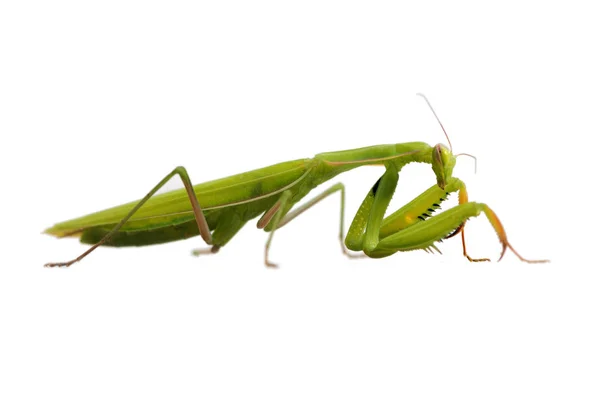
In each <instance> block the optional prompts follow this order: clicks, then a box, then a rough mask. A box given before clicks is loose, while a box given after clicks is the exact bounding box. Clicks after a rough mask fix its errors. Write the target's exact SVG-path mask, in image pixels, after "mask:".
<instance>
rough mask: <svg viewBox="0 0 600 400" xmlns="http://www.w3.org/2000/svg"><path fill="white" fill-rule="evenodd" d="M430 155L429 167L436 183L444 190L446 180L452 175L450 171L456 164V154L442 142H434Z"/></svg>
mask: <svg viewBox="0 0 600 400" xmlns="http://www.w3.org/2000/svg"><path fill="white" fill-rule="evenodd" d="M432 153H433V154H432V155H431V168H433V172H434V173H435V176H436V178H437V184H438V186H439V187H440V188H441V189H442V190H445V188H446V182H447V181H448V179H450V178H451V177H452V171H453V170H454V165H455V164H456V156H454V154H452V151H451V150H450V149H448V148H447V147H446V146H444V145H443V144H436V145H435V146H434V147H433V151H432Z"/></svg>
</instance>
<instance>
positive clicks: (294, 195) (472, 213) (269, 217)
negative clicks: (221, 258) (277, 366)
mask: <svg viewBox="0 0 600 400" xmlns="http://www.w3.org/2000/svg"><path fill="white" fill-rule="evenodd" d="M419 95H420V96H422V97H423V98H424V99H425V101H426V102H427V105H428V106H429V108H430V109H431V111H432V112H433V114H434V116H435V118H436V119H437V121H438V123H439V124H440V126H441V128H442V130H443V132H444V134H445V135H446V139H447V140H448V145H449V146H450V147H449V148H448V147H446V146H444V145H443V144H436V145H435V146H430V145H428V144H426V143H423V142H411V143H397V144H388V145H377V146H370V147H363V148H358V149H352V150H344V151H335V152H327V153H320V154H317V155H316V156H314V157H313V158H305V159H298V160H293V161H287V162H282V163H279V164H275V165H271V166H269V167H265V168H261V169H256V170H253V171H249V172H244V173H241V174H238V175H233V176H230V177H227V178H222V179H217V180H214V181H210V182H206V183H201V184H198V185H195V186H194V185H192V182H191V180H190V177H189V176H188V173H187V171H186V169H185V168H184V167H177V168H175V169H174V170H173V171H171V172H170V173H169V174H168V175H167V176H165V177H164V178H163V179H162V180H161V181H160V182H159V183H158V184H157V185H156V186H155V187H154V188H152V190H150V192H149V193H148V194H147V195H146V196H145V197H144V198H142V199H141V200H139V201H135V202H132V203H127V204H123V205H121V206H117V207H113V208H109V209H106V210H103V211H99V212H96V213H93V214H89V215H86V216H83V217H80V218H76V219H72V220H68V221H65V222H60V223H58V224H56V225H54V226H52V227H51V228H48V229H46V230H45V231H44V233H47V234H50V235H53V236H56V237H59V238H62V237H79V239H80V241H81V242H82V243H85V244H90V245H92V246H91V247H90V248H89V249H88V250H86V251H85V252H83V253H82V254H81V255H80V256H78V257H77V258H75V259H73V260H70V261H66V262H58V263H48V264H46V266H47V267H60V266H64V267H68V266H70V265H72V264H74V263H76V262H78V261H81V260H82V259H83V258H84V257H86V256H87V255H88V254H90V253H91V252H92V251H94V250H95V249H96V248H98V247H99V246H146V245H152V244H158V243H166V242H171V241H175V240H181V239H186V238H189V237H192V236H196V235H198V234H199V235H200V236H201V237H202V239H203V240H204V242H206V244H208V245H210V247H208V248H204V249H198V250H193V252H192V254H194V255H200V254H206V253H216V252H218V251H219V249H220V248H221V247H223V246H225V245H226V244H227V243H228V242H229V241H230V240H231V239H232V238H233V237H234V236H235V234H236V233H238V231H239V230H240V229H241V228H242V227H243V226H244V225H245V224H246V223H247V222H248V221H250V220H252V219H255V218H257V217H259V216H260V218H259V219H258V222H257V224H256V226H257V228H258V229H263V230H265V231H266V232H269V237H268V239H267V243H266V245H265V251H264V262H265V264H266V265H267V266H269V267H274V266H276V264H274V263H273V262H271V261H270V260H269V248H270V247H271V242H272V241H273V236H274V233H275V232H276V231H277V230H278V229H280V228H282V227H283V226H284V225H286V224H288V223H289V222H291V221H292V220H293V219H295V218H296V217H298V216H299V215H300V214H302V213H303V212H304V211H306V210H308V209H309V208H311V207H312V206H314V205H315V204H317V203H319V202H320V201H321V200H323V199H324V198H326V197H328V196H330V195H332V194H334V193H338V192H339V193H340V196H341V207H340V224H339V239H340V244H341V247H342V251H343V253H344V254H346V255H347V256H349V257H357V256H363V255H366V256H368V257H371V258H381V257H387V256H390V255H392V254H394V253H396V252H399V251H410V250H425V251H427V252H433V251H434V250H435V251H437V252H440V251H439V249H438V248H437V247H436V243H437V242H439V241H441V240H443V239H448V238H451V237H453V236H456V235H458V234H459V233H460V234H461V237H462V246H463V254H464V256H465V257H466V258H467V259H468V260H469V261H489V259H487V258H481V259H477V258H472V257H470V256H469V255H468V253H467V249H466V243H465V230H464V227H465V223H466V221H467V220H468V219H469V218H471V217H476V216H478V215H479V214H480V213H481V212H483V213H484V214H485V216H486V217H487V219H488V220H489V222H490V224H491V225H492V227H493V228H494V230H495V231H496V234H497V235H498V239H499V240H500V243H501V245H502V252H501V254H500V258H499V260H498V261H500V260H501V259H502V257H503V256H504V254H505V252H506V249H507V248H509V249H510V250H511V251H512V252H513V253H514V254H515V255H516V256H517V257H518V258H519V259H520V260H521V261H525V262H529V263H540V262H547V261H548V260H528V259H525V258H523V257H522V256H521V255H520V254H519V253H517V251H516V250H515V249H514V248H513V246H512V245H511V244H510V243H509V242H508V238H507V236H506V232H505V230H504V228H503V226H502V223H501V222H500V220H499V219H498V217H497V216H496V214H495V213H494V211H492V209H491V208H490V207H488V206H487V205H486V204H483V203H476V202H470V201H469V200H468V195H467V189H466V186H465V184H464V183H463V182H462V181H461V180H460V179H458V178H456V177H453V176H452V171H453V169H454V165H455V164H456V157H457V156H459V155H467V156H471V155H469V154H457V155H454V154H453V153H452V144H451V143H450V139H449V137H448V134H447V133H446V130H445V129H444V127H443V125H442V123H441V121H440V119H439V118H438V116H437V115H436V113H435V111H434V109H433V107H432V106H431V104H430V103H429V101H428V100H427V98H426V97H425V96H424V95H422V94H419ZM471 157H473V156H471ZM412 162H418V163H427V164H430V165H431V167H432V169H433V172H434V174H435V176H436V179H437V183H436V184H435V185H433V186H431V187H430V188H429V189H427V190H425V191H424V192H423V193H422V194H420V195H419V196H417V197H415V198H414V199H413V200H412V201H410V202H408V203H407V204H406V205H405V206H403V207H401V208H400V209H398V210H397V211H395V212H394V213H392V214H390V215H388V216H387V217H386V216H385V213H386V210H387V208H388V205H389V203H390V201H391V199H392V196H393V194H394V192H395V190H396V186H397V183H398V173H399V172H400V170H401V169H402V168H403V167H404V166H405V165H407V164H409V163H412ZM365 165H379V166H383V167H385V172H384V173H383V175H381V177H380V178H379V179H378V180H377V182H375V184H374V185H373V187H372V188H371V189H370V190H369V192H368V193H367V195H366V197H365V199H364V201H363V202H362V204H361V205H360V207H359V209H358V211H357V212H356V215H355V216H354V219H353V221H352V223H351V225H350V228H349V229H348V233H347V235H346V237H345V239H344V207H345V188H344V185H343V184H341V183H337V184H335V185H333V186H331V187H329V188H328V189H326V190H325V191H324V192H322V193H321V194H319V195H317V196H316V197H314V198H312V199H311V200H308V201H307V202H306V203H304V204H302V205H300V206H298V207H297V208H295V209H292V208H293V206H294V205H295V204H297V203H298V202H299V201H300V200H301V199H303V198H304V197H305V196H306V195H307V194H308V193H309V192H310V191H311V190H313V189H314V188H316V187H317V186H319V185H321V184H322V183H324V182H326V181H329V180H330V179H332V178H334V177H335V176H337V175H339V174H341V173H342V172H346V171H349V170H351V169H354V168H357V167H361V166H365ZM175 175H178V176H179V177H180V178H181V180H182V181H183V185H184V188H183V189H179V190H173V191H170V192H166V193H162V194H156V192H157V191H158V190H159V189H160V188H161V187H162V186H163V185H164V184H165V183H167V181H169V180H170V179H171V178H172V177H174V176H175ZM453 192H458V203H459V204H458V205H457V206H455V207H453V208H451V209H449V210H446V211H443V212H440V213H438V214H435V215H434V213H435V212H436V211H437V210H438V209H440V204H441V203H442V202H443V201H444V200H445V199H446V198H447V197H448V195H449V194H450V193H453ZM155 194H156V195H155ZM349 250H351V251H357V252H362V253H359V254H356V253H352V252H350V251H349ZM440 253H441V252H440Z"/></svg>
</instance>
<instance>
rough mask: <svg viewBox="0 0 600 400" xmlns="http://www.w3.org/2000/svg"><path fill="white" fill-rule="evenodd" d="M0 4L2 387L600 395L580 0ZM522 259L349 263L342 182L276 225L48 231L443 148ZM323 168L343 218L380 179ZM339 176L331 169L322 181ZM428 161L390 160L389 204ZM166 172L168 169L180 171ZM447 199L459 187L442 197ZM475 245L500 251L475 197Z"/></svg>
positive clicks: (594, 97)
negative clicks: (73, 236) (152, 198)
mask: <svg viewBox="0 0 600 400" xmlns="http://www.w3.org/2000/svg"><path fill="white" fill-rule="evenodd" d="M556 3H557V2H555V3H552V2H535V1H529V2H527V1H518V2H510V1H505V2H502V3H497V4H496V5H495V6H493V7H492V6H489V5H483V3H482V2H433V1H430V2H414V1H413V2H356V1H353V2H335V1H323V0H320V1H304V2H297V3H296V4H291V3H290V2H282V1H272V2H266V1H252V2H232V1H219V2H187V3H186V2H164V3H160V2H134V1H122V0H121V1H103V2H96V4H95V5H92V4H90V3H89V2H84V3H82V2H77V1H72V2H68V1H54V2H32V1H21V2H16V1H15V2H11V1H7V2H3V3H2V6H0V134H1V135H2V136H1V142H0V143H1V145H0V152H1V156H0V162H1V163H2V169H1V170H2V182H3V183H2V194H1V196H0V202H1V203H2V232H1V233H0V234H1V235H2V238H1V243H2V244H3V246H2V263H1V267H0V324H1V326H0V338H1V340H0V381H1V382H0V397H2V398H5V399H21V398H45V399H54V398H56V399H58V398H60V399H81V398H85V399H94V398H142V396H143V397H146V398H148V397H149V398H173V399H188V398H189V399H191V398H196V399H197V398H206V399H226V398H237V399H239V398H254V397H256V398H259V397H260V398H263V399H300V398H303V399H305V398H311V399H313V398H316V399H321V398H323V399H330V398H342V397H343V398H362V399H366V398H374V399H387V398H407V399H428V398H431V399H433V398H435V399H440V398H461V399H482V398H483V399H505V398H511V399H532V398H557V399H567V398H577V399H593V398H594V399H597V398H599V397H600V387H599V385H600V384H599V383H598V377H599V376H600V361H599V360H600V345H599V340H598V338H599V337H600V329H599V327H598V314H599V307H598V305H599V304H600V295H599V294H598V293H599V283H600V280H599V277H600V274H599V272H598V261H597V258H598V256H597V253H596V252H595V246H597V245H596V244H595V239H596V238H595V235H596V234H597V221H598V218H597V214H596V212H595V211H594V209H595V208H596V203H597V201H598V195H597V190H598V178H597V173H596V172H597V161H596V160H597V157H598V156H597V154H598V146H597V145H596V142H597V138H598V134H599V123H598V110H599V109H600V101H599V89H600V85H599V82H600V80H599V77H598V75H599V71H600V62H599V61H598V40H597V39H598V37H600V29H599V28H598V21H597V11H595V10H594V9H593V7H591V6H588V5H587V4H591V3H592V2H569V3H568V5H566V4H567V3H566V2H564V4H565V5H564V6H560V5H556ZM416 92H424V93H426V94H427V95H428V96H429V98H430V100H431V102H432V104H433V105H434V107H435V108H436V111H437V112H438V114H439V116H440V118H441V119H442V121H443V123H444V124H445V127H446V129H447V131H448V133H449V134H450V137H451V140H452V144H453V147H454V151H455V152H456V153H458V152H468V153H472V154H474V155H476V156H477V157H478V160H479V165H478V171H477V174H474V173H473V163H472V160H470V159H469V158H466V157H465V158H459V161H458V165H457V167H456V169H455V175H456V176H459V177H461V178H462V179H463V180H464V181H465V182H466V183H467V185H468V188H469V194H470V198H471V199H473V200H477V201H481V202H486V203H488V204H489V205H490V206H491V207H492V208H493V209H494V210H495V211H496V212H497V214H498V215H499V217H500V219H501V220H502V221H503V223H504V225H505V227H506V230H507V233H508V235H509V239H510V240H511V242H512V243H513V244H514V246H515V247H516V248H517V249H518V250H519V251H520V252H521V253H522V254H523V255H524V256H525V257H531V258H550V259H551V260H552V263H550V264H545V265H528V264H524V263H521V262H519V261H518V260H517V259H516V257H515V256H514V255H512V254H509V253H507V255H506V257H505V259H504V260H502V262H500V263H496V262H495V261H494V262H492V263H485V264H470V263H468V262H467V261H466V260H465V259H464V258H463V257H462V253H461V252H462V250H461V245H460V239H458V238H457V239H453V240H449V241H447V242H445V243H444V244H442V245H441V246H440V249H441V250H442V251H443V253H444V255H443V256H439V255H437V256H433V255H429V254H426V253H425V252H422V251H419V252H412V253H401V254H396V255H394V256H392V257H389V258H387V259H383V260H370V259H363V260H348V259H346V258H345V257H343V256H342V255H341V254H340V250H339V245H338V242H337V226H338V220H337V215H338V204H339V199H338V198H337V197H335V198H331V199H328V200H327V201H324V202H323V203H322V204H320V205H319V206H318V207H316V208H314V209H312V210H310V212H308V213H306V214H305V215H303V217H302V218H300V219H298V220H297V221H294V223H292V224H290V225H289V226H288V227H286V228H285V229H284V230H282V231H280V232H279V233H278V234H277V235H276V237H275V240H274V242H273V248H272V253H271V254H272V259H273V260H274V261H277V262H279V263H280V268H279V269H277V270H270V269H267V268H265V267H264V266H263V263H262V254H263V245H264V242H265V240H266V234H265V233H264V232H262V231H258V230H256V229H255V228H254V223H250V224H248V226H247V227H246V228H245V229H244V230H243V231H242V232H241V233H240V234H239V235H238V236H236V237H235V238H234V239H233V241H232V242H231V243H230V244H229V245H228V246H226V247H225V248H224V249H223V250H222V251H221V253H219V254H218V255H216V256H212V257H204V258H200V259H196V258H192V257H191V256H189V252H190V250H191V249H192V248H195V247H199V246H201V245H202V244H203V243H202V242H201V240H200V239H198V238H194V239H190V240H187V241H182V242H178V243H172V244H167V245H161V246H154V247H149V248H130V249H100V250H98V251H96V252H94V253H93V254H92V255H90V256H89V257H88V258H87V259H85V261H84V262H81V263H80V264H77V265H75V266H73V267H71V268H69V269H47V268H42V265H43V264H44V263H45V262H48V261H62V260H65V259H70V258H73V257H75V256H76V255H78V254H79V253H80V252H82V251H83V250H84V249H85V247H84V246H82V245H80V244H79V243H78V242H77V241H76V240H61V241H59V240H56V239H55V238H51V237H48V236H45V235H40V232H41V231H42V230H43V229H45V228H47V227H48V226H51V225H52V224H54V223H56V222H59V221H63V220H65V219H70V218H73V217H77V216H80V215H83V214H86V213H89V212H93V211H97V210H100V209H103V208H106V207H109V206H113V205H116V204H119V203H122V202H126V201H131V200H135V199H138V198H140V197H142V196H143V195H144V194H145V193H146V192H147V191H148V190H149V189H150V188H151V187H152V186H153V185H154V184H156V183H157V182H158V181H159V180H160V179H161V178H162V177H163V176H164V175H165V174H166V173H168V172H169V171H171V170H172V168H173V167H175V166H177V165H184V166H186V167H187V168H188V171H189V173H190V176H191V178H192V180H193V181H194V182H202V181H205V180H209V179H213V178H218V177H222V176H226V175H229V174H233V173H238V172H242V171H245V170H249V169H253V168H257V167H262V166H266V165H269V164H272V163H276V162H279V161H285V160H290V159H295V158H303V157H310V156H312V155H314V154H315V153H318V152H322V151H332V150H343V149H348V148H354V147H360V146H367V145H373V144H383V143H396V142H409V141H425V142H428V143H431V144H432V145H433V144H435V143H438V142H441V143H445V138H444V136H443V134H442V132H441V130H440V129H439V126H438V125H437V123H436V121H435V119H434V118H433V116H432V115H431V113H430V112H429V110H428V109H427V107H426V105H425V103H424V102H423V100H422V99H420V98H418V97H416V96H415V95H414V94H415V93H416ZM381 172H382V171H381V170H380V169H377V168H363V169H362V170H356V171H353V172H350V173H347V174H344V175H342V176H340V179H339V180H341V181H342V182H344V183H345V184H346V185H347V188H348V193H347V197H348V206H347V216H346V222H347V224H348V223H349V222H350V220H351V218H352V215H353V214H354V212H355V211H356V209H357V207H358V205H359V204H360V202H361V201H362V199H363V197H364V194H365V193H366V191H367V190H369V188H370V187H371V186H372V184H373V183H374V182H375V180H376V179H377V177H378V176H379V175H380V174H381ZM336 181H338V180H336ZM433 183H435V180H434V176H433V173H432V172H431V170H430V168H429V167H428V166H424V165H411V166H409V167H407V168H406V169H405V170H404V171H403V172H402V174H401V175H400V182H399V186H398V192H397V194H396V196H395V197H394V200H393V206H392V207H394V208H397V207H399V206H400V205H401V204H403V202H405V201H407V200H409V199H410V198H412V196H414V195H416V194H417V193H419V192H420V191H421V190H423V189H425V188H427V187H429V186H430V185H432V184H433ZM180 186H181V184H180V183H179V182H173V183H171V184H170V185H169V187H170V188H176V187H180ZM451 200H452V201H453V202H455V201H456V198H452V199H451ZM467 235H468V245H469V248H470V251H471V254H472V255H473V256H480V257H482V256H488V257H491V258H493V259H494V260H495V259H496V258H497V257H498V255H499V250H500V246H499V244H498V242H497V239H496V237H495V234H494V232H493V230H492V229H491V228H490V226H489V224H488V223H487V222H486V221H485V218H483V217H480V218H478V219H475V220H471V221H470V222H469V224H468V226H467Z"/></svg>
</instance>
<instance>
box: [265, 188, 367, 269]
mask: <svg viewBox="0 0 600 400" xmlns="http://www.w3.org/2000/svg"><path fill="white" fill-rule="evenodd" d="M336 192H340V230H339V239H340V245H341V248H342V252H343V253H344V254H345V255H346V256H348V257H350V258H358V257H364V254H352V253H350V252H349V251H348V249H347V248H346V246H345V245H344V213H345V211H344V210H345V204H346V188H345V187H344V185H343V184H342V183H336V184H335V185H333V186H331V187H330V188H328V189H327V190H325V191H324V192H322V193H320V194H319V195H317V196H315V197H313V198H312V199H310V200H308V201H307V202H306V203H304V204H302V205H300V206H298V207H296V208H295V209H293V210H291V211H289V212H288V213H287V214H285V215H282V216H281V217H280V219H279V222H276V220H275V218H276V217H277V213H278V212H279V211H280V210H284V211H285V210H286V208H287V207H286V204H283V201H282V200H285V199H284V198H283V197H284V196H283V195H282V198H280V199H279V201H277V203H275V204H274V205H273V207H271V208H270V209H269V210H268V211H267V212H265V214H264V215H263V216H262V217H261V218H260V219H259V220H258V223H257V224H256V227H257V228H259V229H263V228H265V227H267V225H269V223H270V222H271V221H273V224H272V226H273V228H272V229H271V232H270V234H269V239H268V241H267V245H266V246H265V264H266V265H268V266H274V265H275V264H272V263H270V262H269V261H268V253H269V248H270V245H271V240H272V236H273V234H274V231H275V230H277V229H279V228H281V227H283V226H284V225H286V224H288V223H289V222H291V221H292V220H294V219H295V218H296V217H298V216H299V215H300V214H302V213H303V212H305V211H306V210H308V209H309V208H311V207H313V206H314V205H316V204H317V203H319V202H321V201H322V200H323V199H325V198H327V197H329V196H331V195H332V194H334V193H336ZM286 198H288V197H287V196H286ZM288 199H289V198H288ZM284 211H282V213H283V212H284Z"/></svg>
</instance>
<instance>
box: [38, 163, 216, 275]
mask: <svg viewBox="0 0 600 400" xmlns="http://www.w3.org/2000/svg"><path fill="white" fill-rule="evenodd" d="M175 175H179V177H180V178H181V180H182V181H183V185H184V186H185V190H186V192H187V195H188V197H189V199H190V203H191V204H192V210H193V212H194V218H195V219H196V223H197V224H198V230H199V231H200V236H202V239H203V240H204V241H205V242H206V243H207V244H211V243H212V236H211V234H210V229H209V227H208V223H207V222H206V218H205V217H204V214H203V213H202V208H201V207H200V203H198V199H197V198H196V194H195V193H194V188H193V186H192V182H191V180H190V177H189V175H188V173H187V171H186V170H185V168H184V167H177V168H175V169H174V170H173V171H172V172H171V173H169V174H168V175H167V176H165V177H164V178H163V179H162V180H161V181H160V182H159V183H158V184H157V185H156V186H154V187H153V188H152V190H150V191H149V192H148V194H147V195H146V196H144V198H143V199H142V200H140V201H139V203H137V204H136V205H135V207H133V208H132V209H131V211H130V212H129V213H128V214H127V215H126V216H125V217H124V218H123V219H122V220H121V221H120V222H119V223H118V224H117V225H115V227H114V228H113V229H112V230H111V231H110V232H108V233H107V234H106V235H105V236H104V237H103V238H102V239H101V240H100V241H98V243H96V244H94V245H93V246H92V247H90V248H89V249H88V250H87V251H85V252H83V253H82V254H81V255H80V256H79V257H77V258H74V259H73V260H71V261H66V262H59V263H48V264H46V265H45V266H46V267H68V266H70V265H71V264H74V263H76V262H78V261H81V260H82V259H83V258H84V257H85V256H87V255H88V254H90V253H91V252H92V251H94V250H95V249H96V248H97V247H98V246H101V245H102V244H104V243H106V242H107V241H108V240H109V239H110V238H111V236H113V235H114V234H115V233H117V232H118V231H119V229H121V228H122V227H123V225H125V223H127V221H128V220H129V219H130V218H131V217H132V216H133V215H134V214H135V213H136V212H137V211H138V210H139V209H140V208H141V207H142V206H143V205H144V204H145V203H146V202H147V201H148V200H149V199H150V198H151V197H152V196H154V195H155V194H156V192H158V190H159V189H160V188H161V187H163V186H164V185H165V184H166V183H167V182H168V181H169V180H170V179H171V178H172V177H173V176H175Z"/></svg>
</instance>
